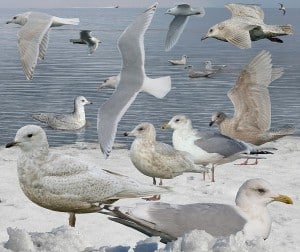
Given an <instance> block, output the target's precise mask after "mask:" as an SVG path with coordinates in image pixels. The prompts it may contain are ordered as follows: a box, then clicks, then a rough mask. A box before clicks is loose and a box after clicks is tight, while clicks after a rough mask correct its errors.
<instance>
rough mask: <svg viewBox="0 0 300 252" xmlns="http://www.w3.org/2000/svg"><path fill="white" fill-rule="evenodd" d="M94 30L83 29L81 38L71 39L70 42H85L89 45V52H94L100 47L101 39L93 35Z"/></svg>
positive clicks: (84, 43)
mask: <svg viewBox="0 0 300 252" xmlns="http://www.w3.org/2000/svg"><path fill="white" fill-rule="evenodd" d="M91 33H92V31H89V30H81V31H80V38H79V39H70V42H72V43H73V44H83V45H87V46H88V53H89V54H92V53H94V52H95V51H96V49H97V48H98V45H99V43H101V41H100V40H99V39H97V38H96V37H93V36H92V35H91Z"/></svg>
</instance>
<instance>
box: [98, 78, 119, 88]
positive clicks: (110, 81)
mask: <svg viewBox="0 0 300 252" xmlns="http://www.w3.org/2000/svg"><path fill="white" fill-rule="evenodd" d="M119 82H120V75H114V76H110V77H108V78H107V79H105V80H104V81H103V82H102V83H101V84H100V85H99V86H98V90H100V89H103V88H112V89H115V88H117V86H118V85H119Z"/></svg>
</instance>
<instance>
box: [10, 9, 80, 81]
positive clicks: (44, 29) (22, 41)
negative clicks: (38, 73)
mask: <svg viewBox="0 0 300 252" xmlns="http://www.w3.org/2000/svg"><path fill="white" fill-rule="evenodd" d="M6 23H7V24H9V23H15V24H18V25H21V26H22V28H21V29H20V31H19V32H18V48H19V55H20V60H21V64H22V68H23V71H24V73H25V77H26V79H27V80H31V79H32V77H33V72H34V69H35V67H36V64H37V60H38V59H41V60H42V59H44V58H45V55H46V51H47V47H48V40H49V31H50V28H51V27H57V26H62V25H78V24H79V19H78V18H59V17H55V16H51V15H48V14H46V13H40V12H32V11H30V12H25V13H22V14H18V15H16V16H14V17H13V18H12V19H11V20H9V21H7V22H6Z"/></svg>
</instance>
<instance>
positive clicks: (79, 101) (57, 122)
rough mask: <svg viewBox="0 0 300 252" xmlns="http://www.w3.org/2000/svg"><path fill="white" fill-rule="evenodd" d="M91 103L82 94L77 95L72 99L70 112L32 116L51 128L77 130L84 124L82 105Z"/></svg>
mask: <svg viewBox="0 0 300 252" xmlns="http://www.w3.org/2000/svg"><path fill="white" fill-rule="evenodd" d="M87 104H92V102H90V101H88V100H87V99H86V98H85V97H84V96H77V97H76V98H75V99H74V110H73V112H72V113H67V114H56V113H39V114H33V115H32V118H33V119H35V120H38V121H40V122H42V123H46V124H47V125H48V126H49V127H50V128H52V129H59V130H78V129H81V128H83V127H84V126H85V125H86V120H85V111H84V106H85V105H87Z"/></svg>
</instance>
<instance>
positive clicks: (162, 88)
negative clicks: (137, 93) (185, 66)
mask: <svg viewBox="0 0 300 252" xmlns="http://www.w3.org/2000/svg"><path fill="white" fill-rule="evenodd" d="M142 90H143V91H144V92H147V93H149V94H151V95H153V96H155V97H156V98H160V99H161V98H163V97H165V96H166V95H167V93H169V91H170V90H171V77H170V76H164V77H160V78H156V79H151V78H148V77H145V81H144V84H143V88H142Z"/></svg>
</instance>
